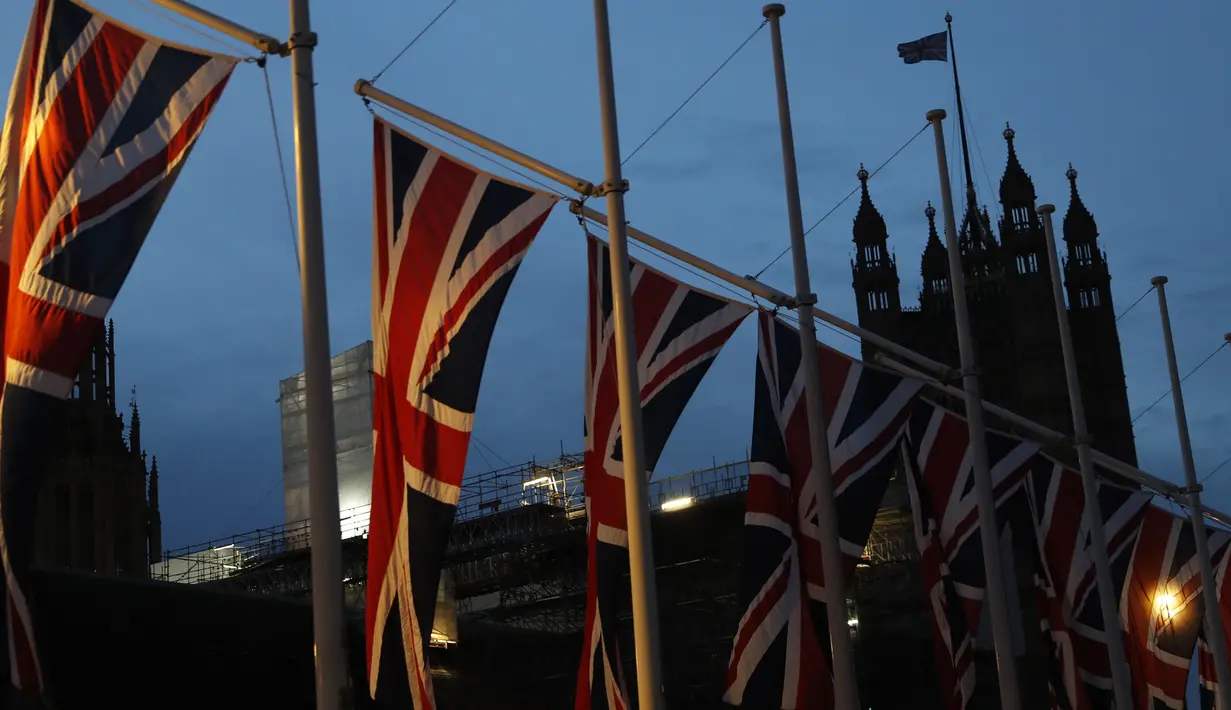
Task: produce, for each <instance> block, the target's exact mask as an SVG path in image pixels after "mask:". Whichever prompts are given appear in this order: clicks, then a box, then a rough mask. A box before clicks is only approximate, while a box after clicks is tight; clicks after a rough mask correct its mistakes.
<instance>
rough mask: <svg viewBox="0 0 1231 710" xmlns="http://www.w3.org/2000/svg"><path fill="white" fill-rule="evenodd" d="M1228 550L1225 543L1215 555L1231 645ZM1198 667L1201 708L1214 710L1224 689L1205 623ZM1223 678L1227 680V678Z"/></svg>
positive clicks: (1226, 633)
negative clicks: (1207, 637)
mask: <svg viewBox="0 0 1231 710" xmlns="http://www.w3.org/2000/svg"><path fill="white" fill-rule="evenodd" d="M1228 551H1229V550H1228V547H1227V546H1225V545H1224V546H1223V548H1222V550H1221V551H1220V552H1218V553H1214V554H1213V557H1214V581H1215V588H1216V589H1217V590H1218V604H1219V609H1220V610H1221V611H1222V622H1223V638H1224V639H1225V640H1226V641H1227V645H1228V646H1229V647H1231V623H1228V622H1229V621H1231V590H1229V589H1227V567H1228V563H1231V555H1229V554H1227V552H1228ZM1207 603H1208V601H1207ZM1197 668H1198V678H1199V679H1200V691H1199V692H1200V703H1201V710H1214V708H1217V707H1220V706H1219V704H1218V702H1219V696H1220V695H1221V693H1222V690H1221V685H1220V684H1219V682H1218V669H1217V668H1216V667H1215V664H1214V654H1213V651H1211V650H1210V646H1209V642H1208V640H1207V639H1206V630H1205V626H1204V625H1203V626H1202V627H1201V634H1200V636H1198V637H1197ZM1223 680H1224V682H1226V680H1227V679H1223Z"/></svg>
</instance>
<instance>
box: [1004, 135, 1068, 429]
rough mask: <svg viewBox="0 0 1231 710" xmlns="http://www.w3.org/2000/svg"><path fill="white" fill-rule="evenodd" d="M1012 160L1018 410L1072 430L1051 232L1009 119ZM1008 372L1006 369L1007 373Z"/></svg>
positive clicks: (1010, 245)
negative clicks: (1046, 232)
mask: <svg viewBox="0 0 1231 710" xmlns="http://www.w3.org/2000/svg"><path fill="white" fill-rule="evenodd" d="M1002 135H1003V136H1004V140H1005V143H1006V144H1007V151H1006V152H1007V153H1008V159H1007V160H1006V162H1005V169H1004V175H1003V177H1001V179H1000V205H1001V207H1002V208H1003V209H1004V216H1003V217H1002V218H1001V220H1000V244H1001V258H1002V260H1003V269H1004V274H1005V295H1006V298H1007V302H1008V303H1007V307H1008V309H1009V310H1010V312H1011V313H1012V314H1013V317H1012V320H1011V328H1012V331H1013V349H1012V351H1011V352H1008V353H1006V355H1007V357H1008V358H1009V359H1008V360H1007V363H1008V364H1011V366H1012V368H1013V371H1014V372H1015V373H1016V376H1014V377H1013V381H1014V384H1015V386H1016V390H1017V391H1016V393H1015V396H1014V399H1015V400H1016V404H1017V412H1018V413H1019V414H1022V415H1024V416H1027V417H1030V418H1031V419H1034V420H1035V421H1037V422H1039V423H1040V424H1044V425H1046V426H1048V427H1050V428H1052V429H1055V430H1057V431H1062V432H1066V433H1071V432H1072V431H1073V426H1072V417H1071V414H1070V411H1069V406H1068V388H1067V385H1066V380H1065V376H1064V369H1063V367H1062V366H1061V367H1057V366H1056V365H1057V363H1060V364H1061V365H1063V362H1064V356H1063V352H1062V350H1061V347H1060V324H1059V323H1058V322H1057V320H1056V304H1055V299H1054V297H1053V295H1052V286H1051V271H1050V268H1049V267H1048V264H1047V237H1046V236H1045V235H1044V233H1043V223H1042V221H1041V220H1040V218H1039V215H1038V212H1037V211H1036V210H1035V200H1036V199H1037V198H1036V195H1035V191H1034V181H1033V180H1031V179H1030V175H1029V174H1027V173H1026V171H1025V169H1024V168H1022V164H1021V161H1020V160H1019V159H1018V157H1017V148H1016V146H1015V145H1014V138H1016V135H1017V134H1016V132H1015V131H1014V130H1013V128H1012V126H1010V125H1009V124H1008V123H1005V128H1004V133H1003V134H1002ZM1006 376H1008V373H1006Z"/></svg>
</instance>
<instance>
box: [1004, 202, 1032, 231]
mask: <svg viewBox="0 0 1231 710" xmlns="http://www.w3.org/2000/svg"><path fill="white" fill-rule="evenodd" d="M1009 216H1010V218H1012V220H1013V226H1014V227H1016V228H1017V231H1019V232H1024V231H1026V230H1028V229H1031V228H1032V227H1034V225H1033V224H1032V223H1031V221H1030V210H1028V209H1026V208H1025V207H1014V208H1013V209H1012V210H1010V212H1009Z"/></svg>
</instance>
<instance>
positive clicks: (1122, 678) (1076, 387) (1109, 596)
mask: <svg viewBox="0 0 1231 710" xmlns="http://www.w3.org/2000/svg"><path fill="white" fill-rule="evenodd" d="M1055 211H1056V207H1055V205H1050V204H1047V205H1039V214H1040V215H1042V216H1043V234H1044V237H1045V238H1046V240H1047V264H1048V268H1049V270H1050V272H1051V288H1052V301H1053V302H1054V303H1055V306H1056V321H1057V323H1058V324H1059V326H1060V351H1061V353H1062V354H1063V356H1064V379H1065V383H1066V385H1067V386H1068V391H1069V410H1070V411H1071V413H1072V415H1073V440H1074V443H1075V445H1076V446H1077V461H1078V465H1079V470H1080V472H1081V483H1082V487H1083V489H1084V491H1085V494H1086V496H1085V500H1084V502H1083V509H1082V515H1083V516H1084V517H1085V521H1086V528H1087V529H1088V530H1089V531H1090V533H1089V534H1090V557H1092V558H1093V560H1094V578H1095V580H1096V581H1097V582H1098V601H1099V610H1100V611H1101V612H1102V615H1103V629H1104V630H1105V637H1106V639H1107V658H1108V661H1109V662H1110V664H1111V683H1112V691H1113V694H1114V698H1115V707H1118V708H1129V707H1132V702H1133V694H1132V679H1131V678H1130V677H1129V668H1128V661H1127V660H1126V657H1125V655H1124V635H1123V634H1121V633H1120V615H1119V613H1117V611H1116V593H1115V589H1114V587H1113V583H1112V577H1111V562H1110V560H1108V556H1107V534H1106V531H1105V530H1104V529H1103V513H1102V510H1101V509H1100V508H1099V498H1098V492H1099V483H1098V478H1097V476H1096V475H1095V473H1094V459H1093V457H1092V456H1091V452H1090V432H1089V429H1088V428H1087V427H1086V405H1085V402H1084V401H1083V400H1082V396H1081V383H1080V382H1079V381H1078V379H1077V355H1076V352H1075V351H1074V349H1073V332H1072V330H1071V328H1070V327H1069V311H1068V308H1066V307H1065V305H1064V292H1063V291H1062V288H1063V287H1062V286H1061V281H1060V257H1059V256H1058V255H1057V254H1056V232H1055V230H1054V228H1053V226H1052V219H1051V216H1052V213H1053V212H1055Z"/></svg>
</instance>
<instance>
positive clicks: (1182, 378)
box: [1126, 289, 1227, 424]
mask: <svg viewBox="0 0 1231 710" xmlns="http://www.w3.org/2000/svg"><path fill="white" fill-rule="evenodd" d="M1151 290H1153V289H1151ZM1126 312H1127V311H1126ZM1225 347H1227V341H1225V340H1224V341H1223V342H1222V343H1221V344H1220V345H1219V346H1218V347H1216V348H1214V352H1212V353H1210V354H1209V355H1206V356H1205V359H1204V360H1202V361H1201V362H1199V363H1197V366H1196V367H1194V368H1193V369H1191V370H1189V371H1188V374H1187V375H1184V376H1183V377H1181V378H1180V382H1184V381H1185V380H1187V379H1188V378H1190V377H1192V376H1193V374H1194V373H1196V372H1197V370H1200V369H1201V368H1202V367H1205V364H1206V363H1207V362H1209V361H1210V360H1212V359H1214V356H1215V355H1217V354H1218V351H1219V350H1222V349H1223V348H1225ZM1169 394H1171V388H1168V389H1167V391H1166V392H1163V393H1162V394H1160V395H1159V396H1158V399H1156V400H1154V401H1153V402H1151V403H1150V406H1148V407H1146V408H1145V409H1143V410H1141V413H1140V414H1138V415H1137V416H1135V417H1133V421H1132V423H1133V424H1136V423H1137V420H1138V419H1141V418H1142V417H1144V416H1145V415H1146V413H1147V412H1149V411H1150V410H1151V409H1154V406H1155V405H1157V404H1158V403H1159V402H1161V401H1163V398H1165V397H1166V396H1167V395H1169Z"/></svg>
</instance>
